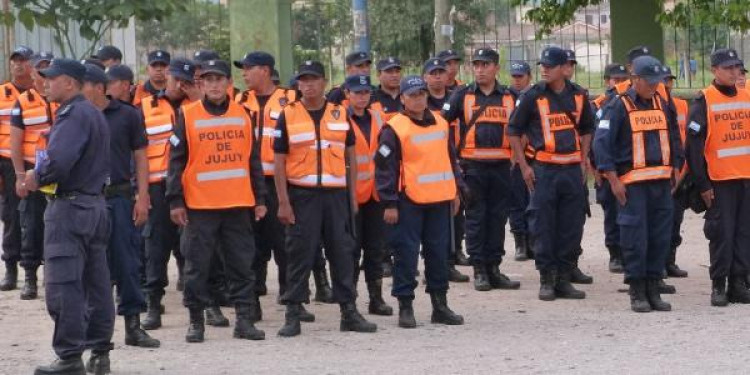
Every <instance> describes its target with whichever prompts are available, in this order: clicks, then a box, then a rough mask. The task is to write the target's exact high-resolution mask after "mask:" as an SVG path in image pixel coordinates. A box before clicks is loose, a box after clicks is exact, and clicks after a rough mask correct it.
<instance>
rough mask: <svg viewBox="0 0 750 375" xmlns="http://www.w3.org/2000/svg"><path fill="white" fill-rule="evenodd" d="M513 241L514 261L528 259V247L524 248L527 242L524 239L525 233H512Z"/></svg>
mask: <svg viewBox="0 0 750 375" xmlns="http://www.w3.org/2000/svg"><path fill="white" fill-rule="evenodd" d="M513 241H514V242H515V244H516V256H515V258H516V261H517V262H523V261H526V260H529V249H527V248H526V247H527V246H528V244H529V243H528V241H527V240H526V235H525V234H523V233H513Z"/></svg>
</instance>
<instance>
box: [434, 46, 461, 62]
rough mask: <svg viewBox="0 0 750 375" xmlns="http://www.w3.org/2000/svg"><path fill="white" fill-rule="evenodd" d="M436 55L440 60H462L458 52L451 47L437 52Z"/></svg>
mask: <svg viewBox="0 0 750 375" xmlns="http://www.w3.org/2000/svg"><path fill="white" fill-rule="evenodd" d="M437 57H438V58H439V59H440V60H443V62H448V61H451V60H457V61H461V60H463V59H462V58H461V56H460V55H459V54H458V52H457V51H456V50H453V49H447V50H444V51H440V52H438V54H437Z"/></svg>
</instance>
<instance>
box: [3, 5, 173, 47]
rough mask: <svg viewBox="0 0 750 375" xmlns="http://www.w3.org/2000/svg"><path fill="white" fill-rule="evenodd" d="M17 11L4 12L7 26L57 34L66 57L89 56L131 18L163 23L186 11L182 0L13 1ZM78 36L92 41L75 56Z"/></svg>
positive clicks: (58, 42) (57, 39)
mask: <svg viewBox="0 0 750 375" xmlns="http://www.w3.org/2000/svg"><path fill="white" fill-rule="evenodd" d="M10 3H11V4H12V5H13V8H14V9H15V10H16V12H15V13H14V12H13V11H7V12H2V19H3V21H4V22H5V24H6V25H11V26H12V25H13V24H14V23H15V22H16V21H20V22H21V23H22V24H23V25H24V27H25V28H26V29H27V30H32V29H33V28H34V26H39V27H46V28H50V29H52V31H53V32H54V38H55V44H57V46H58V47H59V48H60V51H61V52H62V55H63V56H70V57H82V56H89V55H91V54H92V53H93V51H94V49H95V48H96V44H97V42H98V41H99V40H100V39H101V38H102V36H104V34H105V33H106V32H108V31H109V30H110V29H111V28H112V27H119V28H122V27H127V26H128V23H129V22H130V19H131V18H135V19H136V20H137V21H148V20H162V19H164V17H166V16H168V15H170V14H171V13H172V12H174V11H175V10H180V9H184V7H185V5H184V1H181V0H158V1H153V0H10ZM75 26H78V30H77V33H78V34H80V36H82V37H83V38H84V39H86V40H88V41H90V42H91V43H90V45H89V47H88V48H87V49H86V50H85V51H83V53H82V54H81V55H79V56H75V55H74V54H75V52H76V51H74V47H73V39H71V36H72V35H74V34H75V33H76V31H75V30H74V29H73V28H74V27H75Z"/></svg>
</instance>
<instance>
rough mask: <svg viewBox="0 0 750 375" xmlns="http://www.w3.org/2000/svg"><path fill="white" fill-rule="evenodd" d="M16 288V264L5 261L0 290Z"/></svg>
mask: <svg viewBox="0 0 750 375" xmlns="http://www.w3.org/2000/svg"><path fill="white" fill-rule="evenodd" d="M16 288H18V266H17V265H16V263H15V262H5V277H3V279H2V280H0V291H4V292H5V291H8V290H14V289H16Z"/></svg>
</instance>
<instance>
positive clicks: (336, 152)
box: [273, 61, 377, 337]
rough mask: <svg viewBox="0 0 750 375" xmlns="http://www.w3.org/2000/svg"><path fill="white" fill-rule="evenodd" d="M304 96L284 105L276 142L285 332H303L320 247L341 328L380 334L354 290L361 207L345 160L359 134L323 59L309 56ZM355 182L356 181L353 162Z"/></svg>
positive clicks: (301, 80) (303, 70)
mask: <svg viewBox="0 0 750 375" xmlns="http://www.w3.org/2000/svg"><path fill="white" fill-rule="evenodd" d="M297 81H298V85H299V90H300V92H302V98H301V99H300V101H297V102H294V103H290V104H289V105H287V106H286V107H284V109H283V111H282V112H281V116H280V117H279V120H278V122H277V123H276V130H277V131H278V132H277V138H276V139H275V141H274V146H273V148H274V152H275V158H274V163H275V170H274V178H275V180H276V192H277V195H278V198H279V212H278V215H279V220H280V221H281V223H282V224H284V225H286V226H287V236H286V252H287V262H288V266H287V272H288V273H287V290H286V293H285V294H284V296H283V297H282V302H284V303H286V314H285V323H284V326H283V327H282V328H281V329H280V330H279V335H280V336H285V337H289V336H296V335H299V334H300V332H301V330H300V320H301V319H300V314H301V304H302V303H303V302H308V301H309V298H310V297H309V293H310V292H309V290H308V279H309V277H310V271H311V269H312V267H313V263H314V259H315V256H316V253H317V252H318V251H319V245H320V244H321V242H322V244H323V247H324V248H325V251H326V258H327V259H328V261H329V262H331V275H332V279H333V295H334V298H335V299H336V302H338V303H339V304H340V307H341V326H340V328H341V330H342V331H356V332H375V331H376V330H377V326H376V325H375V324H373V323H370V322H368V321H366V320H365V319H364V318H363V317H362V315H360V313H359V312H358V311H357V307H356V305H355V299H356V291H355V289H354V282H353V279H352V278H353V277H354V267H353V266H354V249H355V248H356V243H355V241H354V237H353V233H354V232H353V230H354V228H352V227H351V224H350V220H349V218H350V215H353V214H355V213H356V212H350V211H351V210H353V209H356V205H351V204H350V203H351V202H353V201H354V199H355V196H354V195H355V194H354V193H355V192H354V189H349V191H348V192H347V189H346V187H347V171H346V165H345V164H346V163H345V159H348V160H350V161H352V162H354V160H356V159H355V151H354V146H355V142H356V140H355V136H354V130H353V129H352V128H351V126H350V125H349V123H348V122H347V119H346V110H345V108H342V107H341V106H339V105H337V104H333V103H330V102H328V101H327V100H326V97H325V96H324V95H323V90H324V88H325V85H326V79H325V71H324V68H323V65H322V64H320V63H319V62H317V61H305V62H304V63H303V64H301V65H300V67H299V70H298V73H297ZM349 173H351V174H350V175H349V181H356V174H357V173H356V168H350V170H349Z"/></svg>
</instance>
